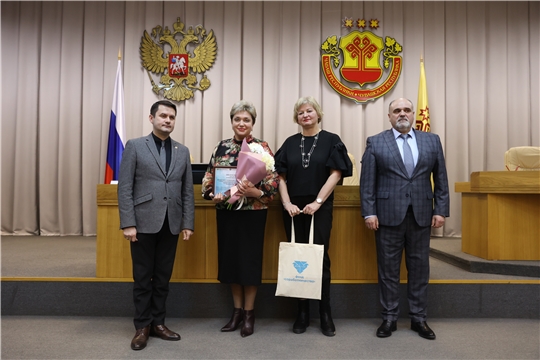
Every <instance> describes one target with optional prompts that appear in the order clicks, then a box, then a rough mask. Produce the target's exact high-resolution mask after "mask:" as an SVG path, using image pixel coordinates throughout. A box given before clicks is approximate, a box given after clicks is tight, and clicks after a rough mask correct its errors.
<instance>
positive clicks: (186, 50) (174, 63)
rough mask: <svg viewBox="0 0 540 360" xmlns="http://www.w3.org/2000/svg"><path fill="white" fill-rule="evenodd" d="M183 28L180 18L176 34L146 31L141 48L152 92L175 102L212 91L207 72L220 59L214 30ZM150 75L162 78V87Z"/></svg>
mask: <svg viewBox="0 0 540 360" xmlns="http://www.w3.org/2000/svg"><path fill="white" fill-rule="evenodd" d="M184 26H185V25H184V23H183V22H182V21H180V18H177V20H176V22H175V23H174V24H173V31H171V30H169V28H168V27H167V26H165V28H162V27H161V26H159V25H158V26H156V27H155V28H153V29H152V33H151V35H150V34H148V32H147V31H146V30H145V31H144V34H143V36H142V39H141V46H140V53H141V61H142V66H143V67H144V68H145V69H146V70H147V73H148V77H149V78H150V83H151V84H152V90H153V91H154V92H155V93H156V94H160V93H163V96H164V97H165V98H167V99H170V100H174V101H182V100H187V99H190V98H192V97H193V92H194V91H196V90H200V91H204V90H206V89H208V88H209V87H210V79H208V77H207V76H206V74H205V72H206V71H207V70H208V69H210V68H211V67H212V65H213V64H214V62H215V61H216V56H217V44H216V38H215V36H214V31H213V30H210V32H208V33H207V32H206V30H205V29H204V28H203V27H202V26H201V25H198V26H196V27H195V29H193V28H192V27H191V26H190V27H189V29H187V31H184ZM177 39H178V40H177ZM151 73H152V74H156V75H158V76H159V85H158V84H156V82H155V81H154V79H153V77H152V75H151Z"/></svg>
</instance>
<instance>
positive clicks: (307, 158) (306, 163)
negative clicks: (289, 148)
mask: <svg viewBox="0 0 540 360" xmlns="http://www.w3.org/2000/svg"><path fill="white" fill-rule="evenodd" d="M318 139H319V133H317V135H315V141H313V145H311V149H310V150H309V152H308V153H307V156H306V152H305V151H304V140H305V137H304V135H302V140H301V141H300V153H302V166H303V167H304V169H307V168H308V167H309V161H310V160H311V154H313V151H315V147H316V146H317V140H318Z"/></svg>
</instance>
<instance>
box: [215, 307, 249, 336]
mask: <svg viewBox="0 0 540 360" xmlns="http://www.w3.org/2000/svg"><path fill="white" fill-rule="evenodd" d="M243 317H244V311H243V310H242V309H237V308H234V310H233V313H232V316H231V320H230V321H229V322H228V323H227V325H225V326H224V327H222V328H221V331H223V332H227V331H234V330H236V329H238V325H240V323H241V322H242V319H243Z"/></svg>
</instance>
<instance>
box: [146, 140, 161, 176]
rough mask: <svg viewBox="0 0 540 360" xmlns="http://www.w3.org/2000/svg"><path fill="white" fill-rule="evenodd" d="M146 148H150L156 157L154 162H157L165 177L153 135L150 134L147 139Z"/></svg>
mask: <svg viewBox="0 0 540 360" xmlns="http://www.w3.org/2000/svg"><path fill="white" fill-rule="evenodd" d="M146 146H147V147H148V150H149V151H150V153H151V154H152V156H153V157H154V160H155V161H156V164H157V166H158V167H159V169H160V170H161V172H162V173H163V175H165V169H164V168H163V167H162V166H161V160H160V159H159V153H158V150H157V147H156V142H155V141H154V137H153V136H152V133H150V135H148V136H147V137H146Z"/></svg>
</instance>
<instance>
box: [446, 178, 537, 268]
mask: <svg viewBox="0 0 540 360" xmlns="http://www.w3.org/2000/svg"><path fill="white" fill-rule="evenodd" d="M455 190H456V192H460V193H462V195H461V199H462V202H461V208H462V219H461V231H462V238H461V248H462V251H463V252H465V253H467V254H471V255H474V256H477V257H480V258H483V259H487V260H540V172H539V171H482V172H474V173H472V174H471V181H470V182H458V183H456V184H455Z"/></svg>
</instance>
